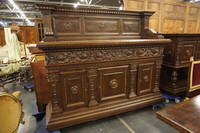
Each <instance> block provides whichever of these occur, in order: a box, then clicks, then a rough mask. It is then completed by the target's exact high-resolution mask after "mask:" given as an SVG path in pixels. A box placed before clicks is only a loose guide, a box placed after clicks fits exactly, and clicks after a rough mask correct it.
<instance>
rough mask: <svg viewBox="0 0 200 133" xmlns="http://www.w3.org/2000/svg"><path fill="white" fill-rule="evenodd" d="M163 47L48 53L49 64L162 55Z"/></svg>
mask: <svg viewBox="0 0 200 133" xmlns="http://www.w3.org/2000/svg"><path fill="white" fill-rule="evenodd" d="M162 53H163V48H160V47H154V48H135V49H131V48H130V49H112V50H94V51H73V52H68V51H66V52H56V53H47V54H46V61H47V65H52V64H63V63H81V62H90V61H110V60H120V59H131V58H135V57H146V56H148V57H152V56H160V55H162Z"/></svg>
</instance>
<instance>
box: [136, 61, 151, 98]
mask: <svg viewBox="0 0 200 133" xmlns="http://www.w3.org/2000/svg"><path fill="white" fill-rule="evenodd" d="M154 86H155V65H154V63H146V64H141V65H139V71H138V89H137V95H143V94H146V93H150V92H152V91H153V89H154Z"/></svg>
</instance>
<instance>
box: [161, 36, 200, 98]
mask: <svg viewBox="0 0 200 133" xmlns="http://www.w3.org/2000/svg"><path fill="white" fill-rule="evenodd" d="M163 36H164V37H165V38H168V39H171V40H172V42H171V43H170V44H168V45H167V46H166V47H165V49H164V55H165V56H164V58H163V67H162V69H161V75H164V76H161V80H160V88H161V90H162V91H164V92H166V93H168V94H170V95H173V96H185V95H186V92H187V80H188V70H189V65H190V57H192V56H194V58H195V60H200V34H163Z"/></svg>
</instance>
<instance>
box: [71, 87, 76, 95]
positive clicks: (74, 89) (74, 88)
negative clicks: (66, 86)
mask: <svg viewBox="0 0 200 133" xmlns="http://www.w3.org/2000/svg"><path fill="white" fill-rule="evenodd" d="M71 92H72V94H73V95H75V94H77V93H78V87H77V86H72V87H71Z"/></svg>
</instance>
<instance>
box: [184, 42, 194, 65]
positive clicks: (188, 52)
mask: <svg viewBox="0 0 200 133" xmlns="http://www.w3.org/2000/svg"><path fill="white" fill-rule="evenodd" d="M195 43H196V42H189V43H186V44H185V43H184V44H183V47H182V49H181V63H187V62H189V61H190V57H191V56H193V55H194V54H193V50H194V46H195Z"/></svg>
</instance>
